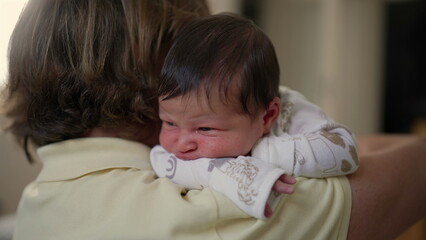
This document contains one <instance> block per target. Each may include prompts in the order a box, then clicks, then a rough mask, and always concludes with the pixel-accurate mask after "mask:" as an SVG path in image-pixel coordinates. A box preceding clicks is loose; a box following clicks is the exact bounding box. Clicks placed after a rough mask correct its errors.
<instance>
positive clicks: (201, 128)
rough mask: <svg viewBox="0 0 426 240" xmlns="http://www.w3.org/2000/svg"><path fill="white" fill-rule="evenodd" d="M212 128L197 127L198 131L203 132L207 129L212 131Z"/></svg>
mask: <svg viewBox="0 0 426 240" xmlns="http://www.w3.org/2000/svg"><path fill="white" fill-rule="evenodd" d="M212 130H213V128H209V127H200V128H198V131H203V132H208V131H212Z"/></svg>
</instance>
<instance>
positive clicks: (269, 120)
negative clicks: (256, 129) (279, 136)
mask: <svg viewBox="0 0 426 240" xmlns="http://www.w3.org/2000/svg"><path fill="white" fill-rule="evenodd" d="M280 109H281V100H280V98H278V97H274V99H272V100H271V101H270V102H269V105H268V108H267V109H266V111H265V113H264V115H263V134H268V133H269V132H270V131H271V128H272V126H273V125H274V123H275V122H276V121H277V118H278V116H279V115H280Z"/></svg>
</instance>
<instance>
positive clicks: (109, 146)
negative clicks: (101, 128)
mask: <svg viewBox="0 0 426 240" xmlns="http://www.w3.org/2000/svg"><path fill="white" fill-rule="evenodd" d="M149 152H150V148H149V147H148V146H146V145H143V144H141V143H138V142H132V141H128V140H124V139H120V138H107V137H102V138H98V137H96V138H80V139H72V140H67V141H62V142H59V143H53V144H49V145H46V146H43V147H40V148H39V149H37V154H38V156H39V157H40V159H41V161H42V162H43V169H42V170H41V172H40V174H39V176H38V177H37V181H39V182H41V181H61V180H67V179H73V178H77V177H80V176H82V175H85V174H88V173H91V172H95V171H100V170H105V169H110V168H136V169H151V164H150V162H149Z"/></svg>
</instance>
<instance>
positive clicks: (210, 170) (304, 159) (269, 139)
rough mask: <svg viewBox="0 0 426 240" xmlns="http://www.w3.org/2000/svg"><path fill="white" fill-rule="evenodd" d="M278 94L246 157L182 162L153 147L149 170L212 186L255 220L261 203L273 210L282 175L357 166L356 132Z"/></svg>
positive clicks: (298, 99)
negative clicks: (269, 123)
mask: <svg viewBox="0 0 426 240" xmlns="http://www.w3.org/2000/svg"><path fill="white" fill-rule="evenodd" d="M280 95H281V103H282V107H281V111H280V117H279V118H278V120H277V122H276V123H275V124H274V126H273V128H272V131H271V133H270V134H269V135H267V136H265V137H262V138H261V139H259V141H258V142H257V143H256V145H255V146H254V147H253V149H252V152H251V156H239V157H237V158H217V159H215V158H200V159H196V160H191V161H184V160H180V159H178V158H176V157H175V156H174V155H173V154H171V153H169V152H167V151H166V150H165V149H164V148H163V147H161V146H155V147H154V148H153V149H152V150H151V164H152V167H153V169H154V171H155V172H156V174H157V175H158V176H159V177H167V178H169V179H171V180H172V181H173V182H175V183H177V184H180V185H182V186H183V187H185V188H188V189H201V188H203V187H210V188H213V189H215V190H216V191H218V192H221V193H222V194H224V195H225V196H227V197H229V198H230V199H231V200H232V201H233V202H234V203H235V204H237V205H238V206H239V207H240V208H241V209H242V210H243V211H245V212H246V213H247V214H249V215H251V216H254V217H256V218H260V219H265V215H264V210H265V205H266V203H267V202H268V203H269V204H270V206H271V208H272V209H274V207H275V204H276V203H277V201H276V200H277V197H279V196H281V195H277V194H273V192H272V191H271V190H272V186H273V184H274V183H275V182H276V180H277V179H278V178H279V177H280V176H281V175H282V174H288V175H292V176H296V177H297V176H303V177H314V178H323V177H328V176H340V175H347V174H350V173H353V172H354V171H355V170H356V169H357V168H358V165H359V162H358V156H357V146H356V141H355V136H354V135H353V134H352V133H351V132H350V131H349V130H348V129H347V128H346V127H344V126H343V125H340V124H337V123H336V122H334V121H333V120H332V119H331V118H329V117H327V116H326V115H325V114H324V112H323V111H322V110H321V109H320V108H319V107H318V106H316V105H314V104H312V103H310V102H309V101H307V100H306V99H305V97H304V96H303V95H301V94H300V93H298V92H296V91H294V90H290V89H288V88H285V87H280Z"/></svg>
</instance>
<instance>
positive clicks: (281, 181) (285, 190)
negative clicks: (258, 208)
mask: <svg viewBox="0 0 426 240" xmlns="http://www.w3.org/2000/svg"><path fill="white" fill-rule="evenodd" d="M295 183H296V179H295V178H294V177H292V176H289V175H287V174H283V175H281V177H280V178H278V180H277V181H276V182H275V183H274V186H273V187H272V190H274V191H275V192H278V193H282V194H292V193H293V192H294V188H293V187H292V186H291V185H293V184H295ZM272 214H273V211H272V209H271V207H270V206H269V204H266V207H265V216H266V217H267V218H269V217H271V216H272Z"/></svg>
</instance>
